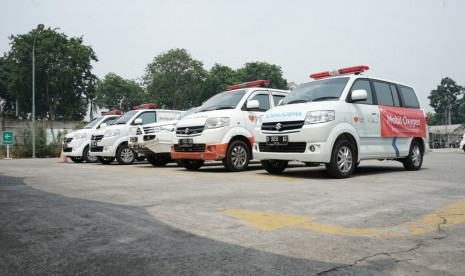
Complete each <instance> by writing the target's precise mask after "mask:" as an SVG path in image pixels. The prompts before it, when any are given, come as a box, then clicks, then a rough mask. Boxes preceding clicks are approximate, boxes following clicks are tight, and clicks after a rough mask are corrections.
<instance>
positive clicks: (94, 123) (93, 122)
mask: <svg viewBox="0 0 465 276" xmlns="http://www.w3.org/2000/svg"><path fill="white" fill-rule="evenodd" d="M102 118H103V117H95V118H94V119H92V120H91V121H90V122H89V123H88V124H87V125H85V126H84V129H91V128H93V127H94V126H95V125H96V124H97V123H98V122H100V120H101V119H102Z"/></svg>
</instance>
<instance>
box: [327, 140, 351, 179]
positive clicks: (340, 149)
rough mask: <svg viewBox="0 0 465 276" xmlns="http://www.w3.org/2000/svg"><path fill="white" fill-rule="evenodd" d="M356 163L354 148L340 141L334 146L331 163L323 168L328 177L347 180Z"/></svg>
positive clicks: (345, 141) (346, 142) (348, 143)
mask: <svg viewBox="0 0 465 276" xmlns="http://www.w3.org/2000/svg"><path fill="white" fill-rule="evenodd" d="M356 163H357V156H356V155H355V150H354V146H353V145H352V144H351V143H350V142H349V141H347V140H345V139H341V140H338V141H336V143H335V144H334V147H333V151H332V153H331V161H330V162H329V163H327V164H325V166H326V171H327V172H328V175H329V176H331V177H334V178H347V177H349V176H350V175H351V174H352V173H353V172H354V170H355V166H356Z"/></svg>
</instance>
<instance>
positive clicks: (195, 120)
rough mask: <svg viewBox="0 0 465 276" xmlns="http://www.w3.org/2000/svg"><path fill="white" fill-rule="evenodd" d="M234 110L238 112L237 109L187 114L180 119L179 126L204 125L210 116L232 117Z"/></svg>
mask: <svg viewBox="0 0 465 276" xmlns="http://www.w3.org/2000/svg"><path fill="white" fill-rule="evenodd" d="M232 112H237V110H236V109H224V110H212V111H205V112H198V113H194V114H191V115H189V116H186V117H184V118H182V119H181V120H179V121H178V124H177V126H178V127H185V126H203V125H205V122H206V121H207V119H208V118H213V117H231V113H232Z"/></svg>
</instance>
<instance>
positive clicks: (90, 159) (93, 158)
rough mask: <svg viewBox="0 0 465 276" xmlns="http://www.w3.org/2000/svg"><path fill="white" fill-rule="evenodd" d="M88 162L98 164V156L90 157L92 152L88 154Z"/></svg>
mask: <svg viewBox="0 0 465 276" xmlns="http://www.w3.org/2000/svg"><path fill="white" fill-rule="evenodd" d="M87 160H89V162H97V156H95V155H90V152H87Z"/></svg>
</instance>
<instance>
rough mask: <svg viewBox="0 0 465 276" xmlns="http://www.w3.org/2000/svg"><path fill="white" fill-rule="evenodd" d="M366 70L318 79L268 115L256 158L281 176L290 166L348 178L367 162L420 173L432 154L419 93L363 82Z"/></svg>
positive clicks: (344, 71)
mask: <svg viewBox="0 0 465 276" xmlns="http://www.w3.org/2000/svg"><path fill="white" fill-rule="evenodd" d="M366 70H368V67H367V66H363V65H362V66H354V67H349V68H343V69H339V70H333V71H327V72H322V73H317V74H312V75H310V77H312V78H314V79H315V80H314V81H311V82H309V83H305V84H302V85H299V86H298V87H296V88H295V89H294V90H293V91H292V92H291V93H290V94H289V95H288V96H287V97H286V98H285V99H284V100H283V101H282V102H281V104H280V105H279V106H278V107H276V108H273V109H271V110H269V111H267V112H266V113H265V114H264V115H263V117H262V120H261V121H260V122H259V124H257V127H256V128H255V132H254V134H255V143H254V145H253V154H254V157H255V158H257V159H260V160H261V162H262V165H263V167H264V169H265V170H267V171H268V172H270V173H280V172H282V171H283V170H284V169H286V167H287V164H288V161H292V160H297V161H301V162H304V163H306V164H308V165H318V164H320V163H324V164H325V165H326V170H327V173H328V174H329V175H330V176H332V177H335V178H345V177H349V176H350V175H351V174H352V173H353V171H354V169H355V167H356V166H357V165H358V163H359V162H360V161H362V160H368V159H391V160H397V161H401V162H402V163H403V165H404V167H405V169H407V170H419V169H420V168H421V165H422V163H423V155H424V154H426V153H428V151H429V144H428V143H427V141H428V137H427V135H428V134H427V131H426V120H425V113H424V111H423V110H421V109H420V105H419V102H418V99H417V96H416V94H415V91H414V89H413V88H412V87H410V86H407V85H403V84H400V83H396V82H392V81H388V80H383V79H378V78H371V77H367V76H363V75H361V73H363V72H364V71H366Z"/></svg>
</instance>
